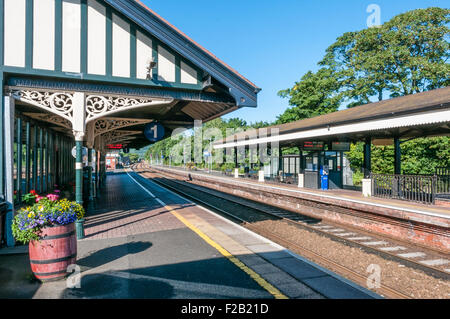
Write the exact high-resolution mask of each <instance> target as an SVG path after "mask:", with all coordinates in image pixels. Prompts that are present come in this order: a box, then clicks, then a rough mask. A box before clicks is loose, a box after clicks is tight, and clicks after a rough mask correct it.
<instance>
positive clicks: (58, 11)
mask: <svg viewBox="0 0 450 319" xmlns="http://www.w3.org/2000/svg"><path fill="white" fill-rule="evenodd" d="M62 28H63V24H62V0H55V70H56V71H61V70H62Z"/></svg>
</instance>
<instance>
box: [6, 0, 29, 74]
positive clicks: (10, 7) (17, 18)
mask: <svg viewBox="0 0 450 319" xmlns="http://www.w3.org/2000/svg"><path fill="white" fill-rule="evenodd" d="M4 15H5V18H4V23H5V25H4V32H5V35H4V54H5V56H4V61H3V62H4V64H5V65H9V66H17V67H25V20H26V18H25V17H26V7H25V0H5V2H4Z"/></svg>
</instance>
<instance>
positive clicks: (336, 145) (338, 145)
mask: <svg viewBox="0 0 450 319" xmlns="http://www.w3.org/2000/svg"><path fill="white" fill-rule="evenodd" d="M331 150H332V151H337V152H349V151H350V143H348V142H333V143H331Z"/></svg>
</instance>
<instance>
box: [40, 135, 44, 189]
mask: <svg viewBox="0 0 450 319" xmlns="http://www.w3.org/2000/svg"><path fill="white" fill-rule="evenodd" d="M39 192H41V193H43V192H44V132H43V129H42V128H40V129H39Z"/></svg>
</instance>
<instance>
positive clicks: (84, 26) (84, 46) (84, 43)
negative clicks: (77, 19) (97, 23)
mask: <svg viewBox="0 0 450 319" xmlns="http://www.w3.org/2000/svg"><path fill="white" fill-rule="evenodd" d="M80 3H81V43H80V50H81V61H80V69H81V73H84V74H86V73H87V52H88V40H87V34H88V6H87V0H81V2H80Z"/></svg>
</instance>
